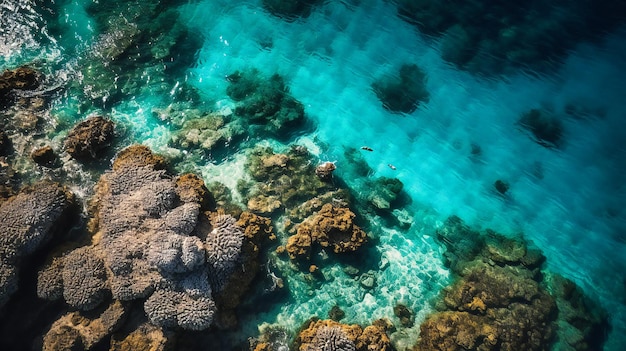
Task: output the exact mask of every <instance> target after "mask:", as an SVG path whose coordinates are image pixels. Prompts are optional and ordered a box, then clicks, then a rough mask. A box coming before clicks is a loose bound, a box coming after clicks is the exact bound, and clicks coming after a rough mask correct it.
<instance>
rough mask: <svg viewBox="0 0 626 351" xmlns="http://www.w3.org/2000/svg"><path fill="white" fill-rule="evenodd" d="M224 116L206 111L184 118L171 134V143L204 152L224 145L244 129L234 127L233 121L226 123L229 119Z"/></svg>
mask: <svg viewBox="0 0 626 351" xmlns="http://www.w3.org/2000/svg"><path fill="white" fill-rule="evenodd" d="M225 117H226V116H222V115H220V114H216V113H208V114H205V115H203V116H200V117H198V118H193V119H189V118H187V119H185V121H184V122H183V123H182V125H181V126H180V130H179V131H177V132H176V133H174V135H173V136H172V144H173V145H175V146H176V147H179V148H182V149H185V150H189V149H190V148H200V149H202V150H204V151H205V152H211V151H215V149H217V148H219V147H223V146H225V145H226V143H228V142H230V141H232V140H233V138H236V137H238V136H240V135H241V134H242V133H243V131H244V129H242V128H239V127H236V123H234V122H233V123H227V122H229V121H228V120H226V118H225Z"/></svg>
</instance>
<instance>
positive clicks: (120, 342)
mask: <svg viewBox="0 0 626 351" xmlns="http://www.w3.org/2000/svg"><path fill="white" fill-rule="evenodd" d="M172 344H173V342H172V338H171V337H170V335H169V333H167V332H165V331H163V329H161V328H158V327H155V326H154V325H152V324H150V323H144V324H141V325H140V326H139V327H137V329H135V330H134V331H132V332H131V333H129V334H128V335H119V334H113V337H112V338H111V347H110V348H109V351H165V350H170V349H171V346H172Z"/></svg>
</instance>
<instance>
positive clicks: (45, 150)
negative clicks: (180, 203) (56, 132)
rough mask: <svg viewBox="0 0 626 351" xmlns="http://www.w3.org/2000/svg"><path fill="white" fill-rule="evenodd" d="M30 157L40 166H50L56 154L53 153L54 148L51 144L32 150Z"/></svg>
mask: <svg viewBox="0 0 626 351" xmlns="http://www.w3.org/2000/svg"><path fill="white" fill-rule="evenodd" d="M30 157H31V158H32V159H33V161H35V163H37V164H38V165H40V166H44V167H52V166H54V164H55V161H56V160H57V155H56V154H55V153H54V150H53V149H52V147H51V146H49V145H46V146H43V147H40V148H37V149H35V150H33V152H32V153H31V154H30Z"/></svg>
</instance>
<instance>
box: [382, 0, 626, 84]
mask: <svg viewBox="0 0 626 351" xmlns="http://www.w3.org/2000/svg"><path fill="white" fill-rule="evenodd" d="M394 3H396V4H397V6H398V15H399V17H400V18H402V19H403V20H405V21H407V22H409V23H411V24H413V25H415V26H416V27H417V28H418V29H419V31H420V32H421V33H424V34H425V35H427V36H433V37H437V38H439V37H440V38H441V41H440V51H441V55H442V57H443V58H444V59H445V60H446V61H448V62H451V63H453V64H455V65H456V66H457V67H459V68H461V69H466V70H469V71H471V72H475V73H481V74H501V73H507V72H510V71H511V70H512V69H517V68H521V69H529V70H542V69H546V68H550V67H554V66H555V65H556V64H559V63H561V62H562V61H563V57H564V56H566V55H567V54H568V53H569V52H570V51H571V50H573V49H574V48H575V47H576V45H577V44H579V43H580V42H583V41H587V40H598V41H599V40H600V39H601V38H603V37H604V35H605V34H606V33H609V32H611V31H612V30H613V29H615V28H618V27H619V26H620V25H621V24H623V23H624V17H623V16H621V15H618V14H621V13H624V12H626V3H624V2H623V1H612V0H599V1H582V2H570V1H555V2H551V3H545V2H542V1H528V2H525V3H524V4H512V3H498V4H494V3H493V2H491V1H472V2H467V1H461V0H452V1H449V2H440V1H436V0H422V1H414V0H394ZM599 18H602V20H601V21H599V20H598V19H599Z"/></svg>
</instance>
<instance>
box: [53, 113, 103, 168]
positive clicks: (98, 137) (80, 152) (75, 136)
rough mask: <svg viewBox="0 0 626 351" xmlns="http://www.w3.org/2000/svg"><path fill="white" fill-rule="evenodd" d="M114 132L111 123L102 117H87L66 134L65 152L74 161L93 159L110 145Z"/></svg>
mask: <svg viewBox="0 0 626 351" xmlns="http://www.w3.org/2000/svg"><path fill="white" fill-rule="evenodd" d="M114 132H115V128H114V124H113V121H111V120H109V119H107V118H105V117H103V116H93V117H89V118H87V119H86V120H84V121H81V122H79V123H77V124H76V125H75V126H74V128H72V130H70V132H69V133H68V134H67V138H66V139H65V150H66V151H67V153H68V154H70V155H72V157H74V158H75V159H79V160H86V159H95V158H96V157H97V156H98V154H99V153H100V152H101V151H102V150H103V149H104V148H106V147H107V146H108V145H109V144H110V143H111V141H112V139H113V136H114Z"/></svg>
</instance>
